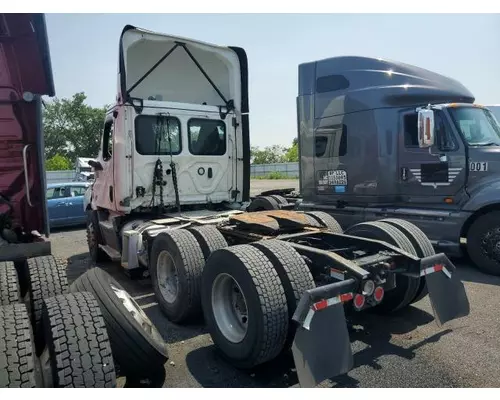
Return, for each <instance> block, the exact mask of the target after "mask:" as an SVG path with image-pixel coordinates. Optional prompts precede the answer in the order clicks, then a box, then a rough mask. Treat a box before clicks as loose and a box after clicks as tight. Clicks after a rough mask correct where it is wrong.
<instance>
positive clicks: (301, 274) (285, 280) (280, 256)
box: [251, 240, 316, 350]
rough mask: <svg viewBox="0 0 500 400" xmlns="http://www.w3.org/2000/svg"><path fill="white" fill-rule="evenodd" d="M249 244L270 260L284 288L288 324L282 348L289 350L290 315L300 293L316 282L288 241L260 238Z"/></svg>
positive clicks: (293, 332)
mask: <svg viewBox="0 0 500 400" xmlns="http://www.w3.org/2000/svg"><path fill="white" fill-rule="evenodd" d="M251 246H254V247H256V248H258V249H259V250H260V251H262V252H263V253H264V254H265V255H266V257H267V258H268V259H269V260H270V261H271V263H272V264H273V267H274V269H275V270H276V272H277V273H278V276H279V278H280V281H281V284H282V285H283V289H284V290H285V297H286V302H287V307H288V321H289V325H288V335H287V339H286V342H285V346H284V350H289V349H290V348H291V346H292V342H293V339H294V337H295V331H296V324H293V323H292V322H291V321H292V316H293V314H294V312H295V309H296V308H297V304H298V303H299V301H300V298H301V297H302V295H303V294H304V293H305V292H306V291H307V290H309V289H314V288H315V287H316V284H315V283H314V279H313V276H312V274H311V271H310V270H309V267H308V266H307V264H306V262H305V261H304V259H303V258H302V257H301V256H300V254H299V253H297V251H296V250H295V249H294V248H293V247H292V246H290V245H289V244H288V243H286V242H283V241H281V240H261V241H258V242H255V243H252V244H251Z"/></svg>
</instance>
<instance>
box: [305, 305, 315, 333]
mask: <svg viewBox="0 0 500 400" xmlns="http://www.w3.org/2000/svg"><path fill="white" fill-rule="evenodd" d="M313 317H314V310H313V309H312V308H311V309H309V312H308V313H307V315H306V318H305V319H304V323H303V324H302V326H303V327H304V329H307V330H309V328H310V327H311V321H312V319H313Z"/></svg>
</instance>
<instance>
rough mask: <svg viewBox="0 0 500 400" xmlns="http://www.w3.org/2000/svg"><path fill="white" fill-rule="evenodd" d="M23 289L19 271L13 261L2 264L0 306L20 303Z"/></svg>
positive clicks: (0, 264)
mask: <svg viewBox="0 0 500 400" xmlns="http://www.w3.org/2000/svg"><path fill="white" fill-rule="evenodd" d="M20 301H21V289H20V287H19V281H18V279H17V271H16V267H15V266H14V263H13V262H12V261H2V262H0V306H6V305H9V304H15V303H19V302H20Z"/></svg>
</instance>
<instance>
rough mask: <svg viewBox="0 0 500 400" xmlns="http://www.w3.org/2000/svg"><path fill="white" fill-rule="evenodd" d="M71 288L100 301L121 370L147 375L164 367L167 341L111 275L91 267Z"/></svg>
mask: <svg viewBox="0 0 500 400" xmlns="http://www.w3.org/2000/svg"><path fill="white" fill-rule="evenodd" d="M70 291H71V292H72V293H78V292H89V293H92V295H93V296H94V297H95V299H96V300H97V302H98V303H99V307H100V309H101V312H102V316H103V318H104V321H105V323H106V329H107V331H108V335H109V340H110V342H111V349H112V350H113V358H114V360H115V361H116V364H117V365H118V366H119V369H120V373H123V375H125V376H135V377H141V378H146V377H149V376H152V375H155V374H157V372H158V370H159V369H163V365H164V364H165V362H166V361H167V360H168V351H167V345H166V343H165V342H164V340H163V338H162V336H161V335H160V333H159V332H158V330H157V329H156V327H155V326H154V324H153V323H152V322H151V320H150V319H149V318H148V316H147V315H146V314H145V313H144V311H142V309H141V307H140V306H139V305H138V304H137V303H136V302H135V300H134V299H132V297H131V296H130V295H129V294H128V293H127V292H126V291H125V290H124V289H123V287H122V286H121V285H120V284H119V283H118V282H117V281H116V280H115V279H114V278H113V277H112V276H111V275H109V274H108V273H107V272H106V271H104V270H102V269H100V268H92V269H90V270H88V271H87V272H85V273H84V274H83V275H81V276H80V277H79V278H78V279H76V280H75V281H74V282H73V283H72V284H71V286H70Z"/></svg>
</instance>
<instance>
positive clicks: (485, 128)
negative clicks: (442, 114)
mask: <svg viewBox="0 0 500 400" xmlns="http://www.w3.org/2000/svg"><path fill="white" fill-rule="evenodd" d="M449 111H450V114H451V116H452V118H453V121H454V122H455V125H456V126H457V128H458V129H459V130H460V132H461V133H462V135H463V136H464V138H465V140H467V143H468V144H469V145H470V146H493V145H496V146H500V125H499V124H498V121H497V120H496V118H495V117H494V116H493V115H492V114H491V112H490V111H489V110H487V109H484V108H479V107H458V108H449Z"/></svg>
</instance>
